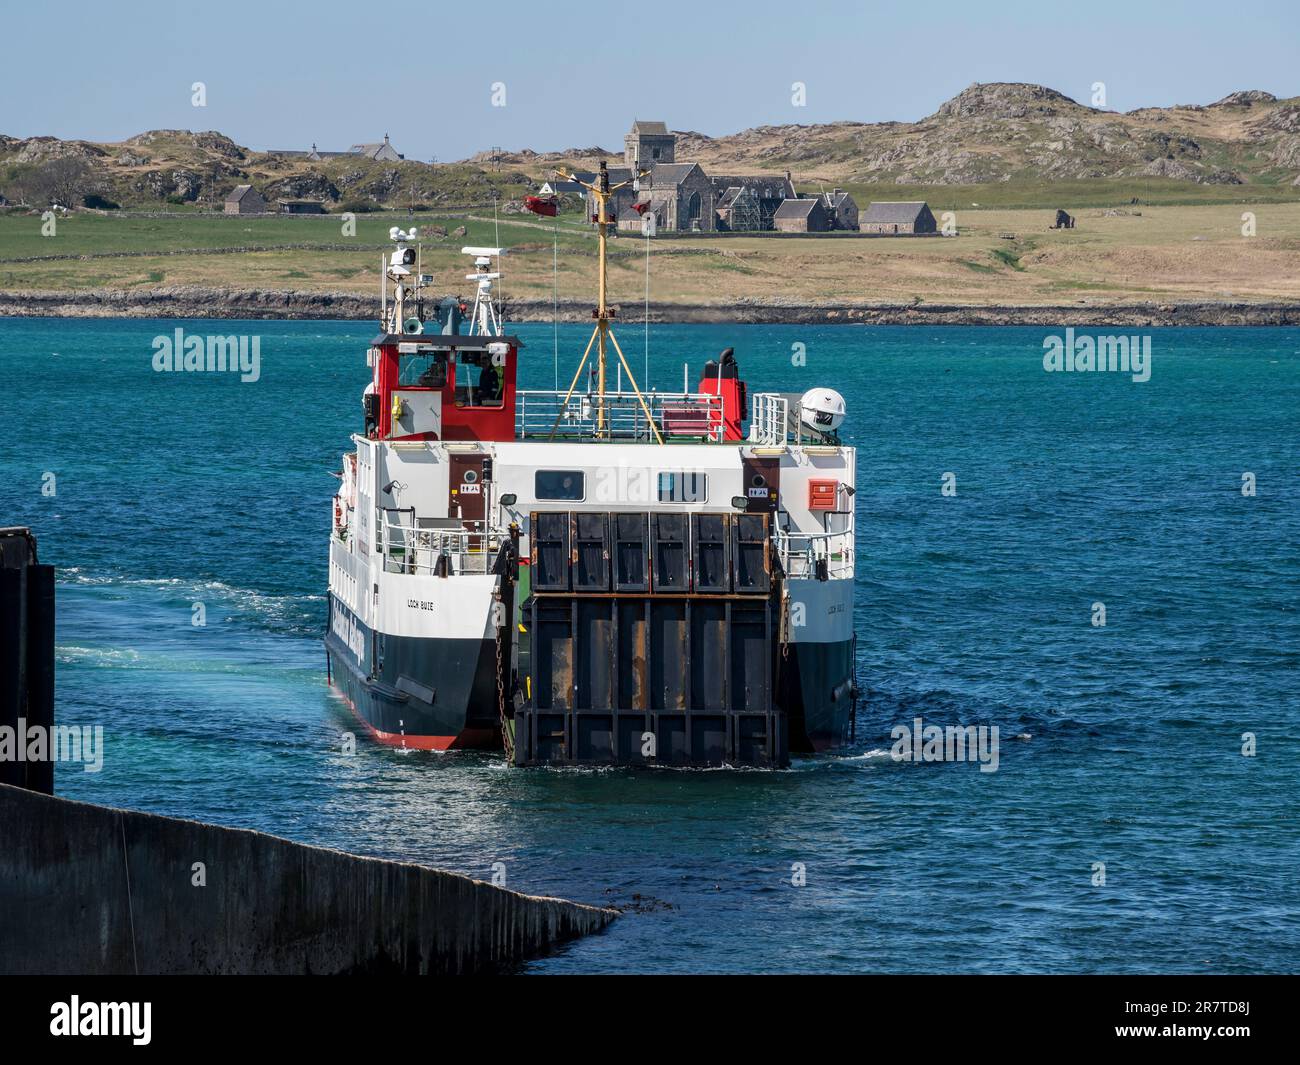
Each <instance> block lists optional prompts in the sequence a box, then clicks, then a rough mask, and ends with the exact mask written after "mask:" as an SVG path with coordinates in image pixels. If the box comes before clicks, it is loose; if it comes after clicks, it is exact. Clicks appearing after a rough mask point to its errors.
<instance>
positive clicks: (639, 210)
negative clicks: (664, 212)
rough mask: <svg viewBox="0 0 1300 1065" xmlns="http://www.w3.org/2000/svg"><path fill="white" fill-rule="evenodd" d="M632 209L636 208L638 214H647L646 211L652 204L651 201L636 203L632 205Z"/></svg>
mask: <svg viewBox="0 0 1300 1065" xmlns="http://www.w3.org/2000/svg"><path fill="white" fill-rule="evenodd" d="M632 210H634V211H635V212H636V213H637V214H645V213H646V211H648V210H650V204H649V202H646V203H634V204H633V205H632Z"/></svg>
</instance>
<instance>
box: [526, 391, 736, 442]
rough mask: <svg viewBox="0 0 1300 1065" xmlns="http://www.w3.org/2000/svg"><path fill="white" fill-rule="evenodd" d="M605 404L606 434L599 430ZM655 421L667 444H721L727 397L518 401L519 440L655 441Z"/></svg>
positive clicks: (539, 396)
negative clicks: (684, 441)
mask: <svg viewBox="0 0 1300 1065" xmlns="http://www.w3.org/2000/svg"><path fill="white" fill-rule="evenodd" d="M642 400H644V401H645V407H644V408H643V407H642V405H641V401H642ZM602 404H603V407H604V412H605V417H604V432H603V433H602V432H601V431H600V428H599V425H600V411H601V407H602ZM646 410H649V413H650V419H647V418H646ZM651 421H653V423H654V425H655V427H657V428H658V430H659V432H660V434H661V435H662V436H663V437H664V438H665V439H669V438H677V439H690V440H709V441H718V440H721V439H722V436H723V417H722V397H721V396H715V395H711V394H709V393H707V392H643V393H641V395H640V396H638V395H637V394H636V393H635V392H606V393H605V398H604V400H603V401H602V400H601V398H600V397H599V396H597V395H591V394H588V393H582V394H579V393H577V392H575V393H573V394H572V395H571V396H569V397H568V398H567V400H566V398H565V394H564V393H563V392H549V391H523V392H519V393H517V395H516V401H515V436H516V437H517V438H518V439H520V440H539V439H540V440H547V439H551V438H554V439H556V440H623V441H627V440H645V441H652V440H653V439H654V433H653V431H652V430H651V427H650V424H651Z"/></svg>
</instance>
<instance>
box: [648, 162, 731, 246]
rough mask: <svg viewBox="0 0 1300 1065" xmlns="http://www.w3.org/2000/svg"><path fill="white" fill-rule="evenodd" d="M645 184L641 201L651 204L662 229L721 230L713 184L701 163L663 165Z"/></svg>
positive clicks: (655, 170)
mask: <svg viewBox="0 0 1300 1065" xmlns="http://www.w3.org/2000/svg"><path fill="white" fill-rule="evenodd" d="M641 184H642V190H641V194H640V202H642V203H647V202H648V203H649V204H650V210H652V211H654V213H655V222H656V224H657V225H658V226H661V227H663V228H664V229H668V230H676V231H678V232H680V233H712V232H714V230H716V229H717V228H718V227H717V221H718V216H717V212H716V209H715V194H714V191H713V183H712V182H711V181H709V179H708V177H706V176H705V173H704V171H703V169H701V167H700V164H699V163H659V164H657V165H655V166H652V167H651V168H650V177H649V178H647V179H642V183H641ZM647 184H648V185H649V188H648V189H647V188H646V185H647Z"/></svg>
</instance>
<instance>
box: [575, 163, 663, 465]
mask: <svg viewBox="0 0 1300 1065" xmlns="http://www.w3.org/2000/svg"><path fill="white" fill-rule="evenodd" d="M649 173H650V171H648V170H638V171H637V172H636V176H635V177H633V178H629V179H628V180H627V181H620V182H619V183H618V184H617V185H610V183H609V168H608V166H607V165H606V163H605V161H604V160H603V159H602V160H601V162H600V172H599V173H598V174H597V175H596V180H595V182H592V183H589V182H586V181H580V180H579V179H578V178H577V177H576V176H575V175H573V174H566V173H565V172H564V171H562V170H556V171H555V175H556V177H558V178H559V179H560V180H561V181H572V182H574V183H575V184H578V185H581V186H582V187H583V188H584V189H586V190H587V191H588V192H590V193H591V194H592V196H594V197H595V199H596V204H597V206H598V208H599V210H598V212H597V214H596V232H597V242H596V243H597V254H598V256H599V274H598V276H599V285H598V290H597V300H598V305H597V307H596V328H595V330H593V332H592V334H591V340H589V341H587V350H586V351H585V352H583V354H582V361H581V362H579V363H578V370H577V372H576V373H575V374H574V375H573V383H572V384H571V385H569V391H568V392H567V393H565V396H564V406H563V407H562V408H561V411H563V410H567V409H568V406H569V400H570V399H571V398H572V397H573V390H574V389H575V388H576V387H577V384H578V378H579V377H580V376H581V375H582V368H583V367H584V366H585V365H586V364H587V356H588V355H589V354H591V347H592V344H593V342H594V343H595V346H596V393H597V396H596V435H597V437H603V436H605V435H607V432H608V430H607V428H606V420H605V365H606V363H605V360H606V347H605V342H606V340H607V339H608V340H609V342H610V343H612V344H613V345H614V351H615V353H616V354H617V355H618V360H619V362H620V363H622V364H623V370H624V372H625V373H626V374H627V379H628V381H629V382H630V383H631V385H632V391H633V392H635V393H636V398H637V401H638V402H639V403H640V404H641V410H642V412H643V413H644V414H645V417H646V422H647V423H648V424H649V426H650V431H651V432H653V433H654V434H655V440H657V441H658V442H659V443H661V444H662V443H663V442H664V439H663V437H662V436H661V435H660V433H659V427H658V426H657V425H655V422H654V418H653V417H652V416H651V414H650V408H649V407H647V406H646V401H645V397H644V396H642V395H641V390H640V389H639V388H638V387H637V384H636V377H635V376H634V375H633V373H632V367H630V366H629V365H628V364H627V359H625V358H624V357H623V349H622V348H620V347H619V346H618V341H617V340H615V339H614V331H613V329H612V328H610V324H609V320H610V317H611V314H610V308H609V303H608V299H607V295H608V286H607V282H608V274H607V271H606V267H605V252H606V246H607V245H606V242H607V233H608V229H609V224H610V222H612V221H615V220H614V219H611V218H610V217H609V201H610V199H611V198H612V197H613V195H614V193H616V192H617V191H618V190H619V189H622V188H626V187H627V186H628V185H630V184H632V182H633V181H639V180H640V179H641V178H643V177H645V176H646V175H647V174H649ZM558 425H559V419H558V418H557V419H556V426H558ZM551 435H552V436H554V435H555V430H554V429H552V430H551Z"/></svg>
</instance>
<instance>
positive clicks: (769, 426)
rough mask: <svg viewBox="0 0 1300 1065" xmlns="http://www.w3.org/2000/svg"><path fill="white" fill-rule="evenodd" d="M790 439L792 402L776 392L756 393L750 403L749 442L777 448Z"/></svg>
mask: <svg viewBox="0 0 1300 1065" xmlns="http://www.w3.org/2000/svg"><path fill="white" fill-rule="evenodd" d="M789 438H790V401H789V400H788V399H786V398H785V396H781V395H778V394H777V393H775V392H756V393H754V395H753V397H752V398H751V399H750V401H749V442H750V443H751V444H765V445H767V446H769V447H776V446H779V445H781V444H784V443H786V442H787V441H788V440H789Z"/></svg>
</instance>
